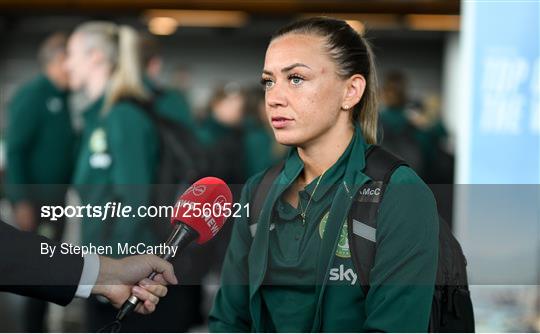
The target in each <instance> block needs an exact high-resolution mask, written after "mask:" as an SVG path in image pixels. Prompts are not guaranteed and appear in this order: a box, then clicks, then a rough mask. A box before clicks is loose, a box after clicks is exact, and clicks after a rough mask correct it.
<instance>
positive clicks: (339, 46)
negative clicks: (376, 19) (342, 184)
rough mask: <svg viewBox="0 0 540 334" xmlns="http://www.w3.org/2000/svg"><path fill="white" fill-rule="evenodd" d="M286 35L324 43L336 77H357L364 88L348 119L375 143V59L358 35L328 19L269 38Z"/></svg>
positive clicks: (293, 26)
mask: <svg viewBox="0 0 540 334" xmlns="http://www.w3.org/2000/svg"><path fill="white" fill-rule="evenodd" d="M287 34H311V35H315V36H320V37H323V38H324V39H325V40H326V45H325V47H326V50H327V52H328V54H329V56H330V58H332V60H333V61H334V62H335V63H336V65H337V67H338V75H339V76H341V77H342V78H349V77H350V76H352V75H354V74H361V75H362V76H364V78H365V79H366V88H365V91H364V94H363V95H362V98H361V99H360V102H359V103H358V104H356V105H355V106H354V107H353V111H352V113H351V118H352V120H353V122H359V123H360V129H361V130H362V135H363V136H364V138H365V140H366V142H367V143H368V144H376V143H377V121H378V110H379V99H378V91H379V88H378V82H377V73H376V70H375V56H374V54H373V51H372V50H371V45H370V44H369V42H368V41H367V40H366V38H365V37H364V36H362V35H360V34H358V33H357V32H356V31H355V30H354V29H353V28H351V26H349V24H347V22H345V21H343V20H338V19H333V18H329V17H312V18H307V19H302V20H300V21H296V22H293V23H291V24H289V25H287V26H285V27H283V28H281V29H280V30H278V31H277V32H276V33H275V34H274V35H273V36H272V40H274V39H276V38H278V37H281V36H283V35H287Z"/></svg>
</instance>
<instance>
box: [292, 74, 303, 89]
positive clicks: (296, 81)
mask: <svg viewBox="0 0 540 334" xmlns="http://www.w3.org/2000/svg"><path fill="white" fill-rule="evenodd" d="M289 81H290V83H291V84H293V85H294V86H298V85H300V84H301V83H302V82H304V78H302V77H301V76H299V75H297V74H293V75H290V76H289Z"/></svg>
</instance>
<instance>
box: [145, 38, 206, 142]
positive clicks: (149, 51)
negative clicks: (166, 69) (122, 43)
mask: <svg viewBox="0 0 540 334" xmlns="http://www.w3.org/2000/svg"><path fill="white" fill-rule="evenodd" d="M140 54H141V61H142V65H143V69H144V72H143V73H144V74H143V81H144V84H145V86H146V88H147V89H148V90H149V91H150V92H151V93H152V95H153V98H154V103H155V104H156V111H157V112H159V113H160V114H161V115H162V116H164V117H167V118H169V119H170V120H173V121H176V122H178V123H180V124H182V125H184V126H185V127H186V128H188V129H189V130H191V131H194V132H195V131H196V129H195V127H196V124H195V121H194V119H193V115H192V113H191V108H190V105H189V102H188V100H187V98H186V95H185V94H184V92H182V91H181V90H180V89H174V88H171V87H165V86H163V79H162V77H163V57H162V56H161V48H160V45H159V41H158V40H157V39H156V38H155V37H153V36H151V35H149V34H142V35H141V38H140Z"/></svg>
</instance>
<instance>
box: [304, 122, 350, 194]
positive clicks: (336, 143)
mask: <svg viewBox="0 0 540 334" xmlns="http://www.w3.org/2000/svg"><path fill="white" fill-rule="evenodd" d="M353 134H354V126H353V125H352V124H350V122H347V124H346V126H340V127H339V126H334V127H332V128H331V129H330V130H328V131H327V132H326V133H324V134H323V135H321V136H319V137H317V138H315V139H314V140H312V141H310V142H309V143H306V144H305V145H302V146H299V147H298V155H299V156H300V159H302V161H303V162H304V171H303V173H302V175H301V177H302V178H303V183H304V184H309V183H310V182H311V181H313V180H314V179H315V178H316V177H318V176H319V175H321V174H322V173H324V172H325V171H326V170H328V169H329V168H330V167H332V165H333V164H335V163H336V161H338V159H339V157H340V156H341V155H342V154H343V152H345V149H347V146H348V145H349V143H350V142H351V139H352V137H353Z"/></svg>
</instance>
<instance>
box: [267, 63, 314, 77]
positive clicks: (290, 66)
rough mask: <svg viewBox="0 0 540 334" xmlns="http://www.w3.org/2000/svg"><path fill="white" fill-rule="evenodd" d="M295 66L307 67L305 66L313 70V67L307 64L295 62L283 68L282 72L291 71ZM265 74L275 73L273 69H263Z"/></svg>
mask: <svg viewBox="0 0 540 334" xmlns="http://www.w3.org/2000/svg"><path fill="white" fill-rule="evenodd" d="M295 67H305V68H309V69H310V70H311V67H309V66H307V65H306V64H302V63H294V64H291V65H289V66H286V67H284V68H282V69H281V72H282V73H285V72H289V71H290V70H292V69H293V68H295ZM263 74H268V75H272V74H273V73H272V71H268V70H263Z"/></svg>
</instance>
